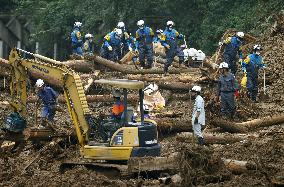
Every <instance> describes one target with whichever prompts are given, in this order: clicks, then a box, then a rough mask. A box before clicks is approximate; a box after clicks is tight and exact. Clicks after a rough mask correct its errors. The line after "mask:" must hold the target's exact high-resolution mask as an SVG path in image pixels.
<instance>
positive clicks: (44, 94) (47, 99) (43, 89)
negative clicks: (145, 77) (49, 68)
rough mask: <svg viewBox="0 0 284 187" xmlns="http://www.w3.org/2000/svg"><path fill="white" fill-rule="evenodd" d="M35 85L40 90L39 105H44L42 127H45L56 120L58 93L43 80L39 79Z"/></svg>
mask: <svg viewBox="0 0 284 187" xmlns="http://www.w3.org/2000/svg"><path fill="white" fill-rule="evenodd" d="M35 85H36V87H37V88H38V93H37V95H38V101H37V103H38V104H40V103H42V104H43V108H42V112H41V117H42V119H43V120H42V125H45V123H46V122H47V121H53V119H54V116H55V112H56V105H57V98H58V93H57V92H55V91H54V90H53V89H52V88H51V87H48V86H46V85H45V84H44V81H43V80H42V79H38V80H37V81H36V84H35Z"/></svg>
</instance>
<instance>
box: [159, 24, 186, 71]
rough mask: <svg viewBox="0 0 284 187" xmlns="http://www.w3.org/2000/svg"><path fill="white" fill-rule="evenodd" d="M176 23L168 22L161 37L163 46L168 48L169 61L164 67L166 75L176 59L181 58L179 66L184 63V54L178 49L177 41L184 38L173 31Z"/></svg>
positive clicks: (167, 56)
mask: <svg viewBox="0 0 284 187" xmlns="http://www.w3.org/2000/svg"><path fill="white" fill-rule="evenodd" d="M173 26H174V22H173V21H167V27H166V29H165V30H164V32H163V34H162V37H161V44H162V45H163V46H164V47H165V48H166V58H167V61H166V63H165V65H164V74H167V72H168V69H169V67H170V66H171V64H172V62H173V60H174V57H175V56H178V57H179V64H180V65H181V64H183V63H184V53H183V51H182V50H181V49H180V48H179V47H178V43H177V39H183V38H184V36H183V35H182V34H180V33H179V32H177V31H176V30H175V29H173Z"/></svg>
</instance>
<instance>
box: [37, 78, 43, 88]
mask: <svg viewBox="0 0 284 187" xmlns="http://www.w3.org/2000/svg"><path fill="white" fill-rule="evenodd" d="M43 85H44V81H43V80H42V79H38V80H37V81H36V83H35V86H36V87H38V88H41V87H42V86H43Z"/></svg>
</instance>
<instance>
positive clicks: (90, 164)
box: [60, 156, 179, 179]
mask: <svg viewBox="0 0 284 187" xmlns="http://www.w3.org/2000/svg"><path fill="white" fill-rule="evenodd" d="M78 165H82V166H85V167H87V168H89V169H92V170H95V171H97V172H100V173H102V174H104V175H106V176H109V175H112V177H113V176H116V177H118V178H120V179H129V178H132V177H134V176H136V175H140V174H142V173H161V172H177V171H178V169H179V168H178V163H177V159H176V157H175V156H172V157H135V158H130V159H129V160H128V161H127V163H126V162H124V163H123V162H121V163H118V162H117V163H114V162H113V161H112V162H107V161H104V162H95V161H89V160H86V159H81V160H80V161H76V162H74V161H65V162H63V163H61V165H60V171H62V172H64V171H65V170H66V169H70V168H73V167H75V166H78Z"/></svg>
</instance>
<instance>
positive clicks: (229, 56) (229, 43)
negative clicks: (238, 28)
mask: <svg viewBox="0 0 284 187" xmlns="http://www.w3.org/2000/svg"><path fill="white" fill-rule="evenodd" d="M244 36H245V34H244V33H243V32H237V33H236V35H234V36H232V37H228V38H227V39H226V40H225V41H223V42H220V43H219V44H220V45H225V49H224V54H223V60H224V61H225V62H226V63H227V64H228V65H229V69H230V70H231V73H232V74H234V75H235V74H236V72H237V63H236V61H237V59H236V56H237V54H239V61H240V62H241V61H242V58H243V54H242V44H243V38H244Z"/></svg>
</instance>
